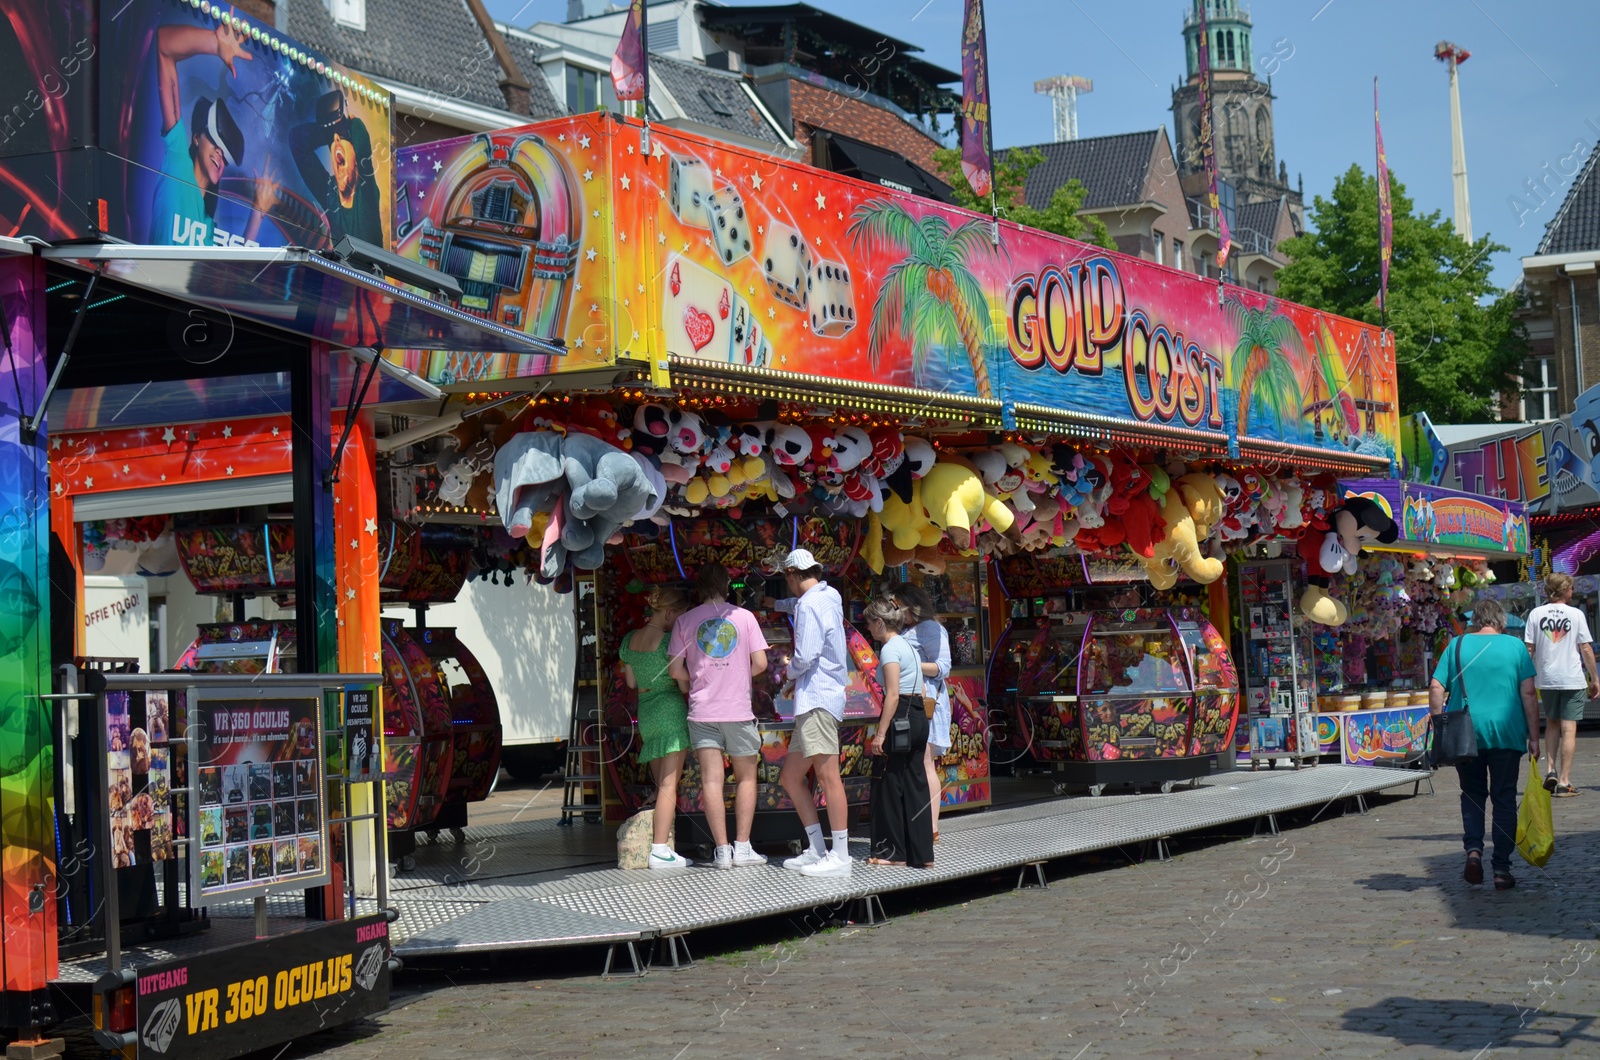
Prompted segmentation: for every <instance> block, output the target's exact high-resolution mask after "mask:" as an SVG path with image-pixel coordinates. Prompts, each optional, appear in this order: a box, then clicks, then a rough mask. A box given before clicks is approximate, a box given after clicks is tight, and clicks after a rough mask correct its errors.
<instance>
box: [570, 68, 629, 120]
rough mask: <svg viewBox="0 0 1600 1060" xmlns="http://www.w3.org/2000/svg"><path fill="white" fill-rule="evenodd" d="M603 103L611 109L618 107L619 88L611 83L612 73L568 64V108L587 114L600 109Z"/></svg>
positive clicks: (574, 112) (576, 112)
mask: <svg viewBox="0 0 1600 1060" xmlns="http://www.w3.org/2000/svg"><path fill="white" fill-rule="evenodd" d="M602 103H604V104H605V105H606V107H607V108H609V109H611V110H616V109H617V90H616V89H615V88H614V87H613V86H612V84H611V75H610V74H609V73H600V72H599V71H597V70H586V69H584V68H583V67H581V66H572V65H571V64H568V66H567V110H568V111H570V112H571V113H573V114H587V113H589V112H590V111H596V110H599V109H600V105H601V104H602Z"/></svg>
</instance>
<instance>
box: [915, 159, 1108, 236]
mask: <svg viewBox="0 0 1600 1060" xmlns="http://www.w3.org/2000/svg"><path fill="white" fill-rule="evenodd" d="M1042 162H1044V154H1043V152H1041V151H1038V150H1036V149H1034V148H1025V149H1024V148H1017V149H1013V150H1010V151H1004V152H1001V153H1000V154H999V155H997V156H996V157H995V160H994V192H995V194H994V199H995V201H994V205H995V209H996V211H997V212H998V213H999V215H1000V218H1001V219H1002V220H1005V221H1013V222H1015V223H1017V224H1019V225H1027V226H1028V227H1029V228H1037V229H1038V230H1039V231H1041V232H1053V233H1054V234H1056V235H1058V236H1066V237H1067V238H1068V239H1076V240H1079V241H1081V242H1084V243H1093V244H1094V245H1095V246H1098V247H1105V248H1106V249H1107V250H1116V249H1117V245H1116V243H1115V242H1113V241H1112V239H1111V233H1110V232H1108V231H1107V230H1106V225H1105V222H1104V221H1102V220H1100V218H1098V217H1079V216H1078V211H1079V210H1081V209H1083V200H1084V199H1086V198H1088V196H1089V189H1088V188H1085V187H1084V186H1083V182H1082V181H1080V180H1078V179H1077V178H1076V177H1074V178H1073V179H1071V180H1069V181H1067V182H1066V183H1065V184H1063V185H1062V186H1061V187H1059V188H1057V189H1056V190H1055V193H1054V194H1053V195H1051V196H1050V203H1049V205H1048V206H1046V207H1045V208H1044V209H1042V210H1036V209H1034V208H1033V207H1032V206H1029V205H1028V201H1027V198H1026V197H1025V196H1024V195H1023V186H1024V185H1025V184H1027V182H1028V174H1029V173H1032V172H1033V170H1034V167H1036V166H1038V165H1040V164H1041V163H1042ZM933 165H934V168H935V169H936V170H937V171H938V174H939V177H940V179H941V180H943V181H944V182H945V183H946V184H948V185H950V192H951V194H952V196H953V197H954V198H955V200H956V205H957V206H960V207H963V208H965V209H968V210H974V211H976V212H978V213H984V214H986V213H988V212H989V200H988V199H987V198H983V199H980V198H978V196H977V195H976V194H974V192H973V190H972V186H971V185H970V184H968V183H967V178H966V175H965V174H964V173H962V172H961V149H960V148H957V147H941V148H938V149H936V150H935V151H934V152H933Z"/></svg>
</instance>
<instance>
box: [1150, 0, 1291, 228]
mask: <svg viewBox="0 0 1600 1060" xmlns="http://www.w3.org/2000/svg"><path fill="white" fill-rule="evenodd" d="M1201 4H1206V5H1207V8H1206V22H1207V26H1206V29H1207V30H1208V32H1209V33H1210V36H1211V39H1210V41H1209V42H1208V43H1209V45H1210V59H1211V103H1212V107H1213V113H1212V116H1211V117H1212V125H1211V127H1212V129H1213V130H1214V131H1215V133H1214V134H1215V137H1216V144H1215V146H1216V154H1217V175H1218V176H1219V177H1222V178H1224V179H1226V180H1227V181H1228V182H1229V183H1231V184H1232V185H1233V186H1234V189H1235V191H1236V192H1237V195H1238V201H1239V203H1240V204H1241V205H1242V204H1244V203H1251V202H1266V201H1272V200H1276V199H1278V198H1280V197H1284V196H1287V198H1288V200H1289V207H1290V210H1291V212H1292V213H1293V214H1294V217H1295V219H1296V222H1297V225H1299V226H1302V227H1303V210H1304V206H1303V203H1302V201H1301V196H1300V193H1299V192H1297V191H1295V190H1294V189H1291V188H1290V187H1289V173H1288V167H1287V166H1285V165H1284V164H1283V163H1282V162H1279V161H1278V159H1277V154H1276V151H1275V148H1274V143H1273V134H1272V101H1273V98H1274V97H1273V95H1272V82H1271V80H1270V76H1269V79H1268V80H1267V81H1262V80H1260V79H1258V78H1257V77H1256V71H1257V70H1262V71H1263V72H1265V73H1268V74H1269V75H1270V73H1271V71H1272V70H1273V69H1275V67H1276V62H1277V61H1279V60H1277V59H1276V58H1275V57H1273V56H1268V57H1265V58H1261V59H1259V60H1258V57H1257V54H1256V49H1255V47H1254V46H1253V44H1252V41H1251V34H1252V26H1251V22H1250V14H1249V12H1247V11H1244V10H1241V9H1240V7H1239V0H1192V3H1191V5H1190V6H1191V9H1190V11H1189V13H1188V15H1186V16H1185V18H1184V20H1183V46H1184V55H1185V65H1186V69H1185V77H1184V81H1183V83H1182V84H1181V85H1178V86H1177V87H1176V88H1174V89H1173V91H1172V117H1173V124H1174V126H1175V132H1176V135H1175V137H1174V142H1175V143H1176V145H1177V154H1178V175H1179V178H1180V180H1181V181H1182V184H1183V190H1184V194H1185V195H1190V196H1194V195H1198V194H1201V193H1202V192H1203V189H1204V187H1205V167H1204V165H1203V163H1202V162H1201V159H1200V5H1201Z"/></svg>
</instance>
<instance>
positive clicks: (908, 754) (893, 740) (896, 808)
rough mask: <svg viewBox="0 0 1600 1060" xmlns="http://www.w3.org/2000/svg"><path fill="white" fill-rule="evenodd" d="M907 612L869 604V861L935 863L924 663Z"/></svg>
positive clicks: (876, 602) (887, 602)
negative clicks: (878, 706)
mask: <svg viewBox="0 0 1600 1060" xmlns="http://www.w3.org/2000/svg"><path fill="white" fill-rule="evenodd" d="M906 618H907V615H906V610H905V608H903V607H901V606H900V605H899V604H897V603H896V602H894V601H893V600H889V599H879V600H874V601H873V602H872V603H871V604H869V605H868V606H867V612H866V620H867V632H869V633H870V634H872V638H873V639H874V640H877V641H880V642H881V643H882V645H883V646H882V647H881V648H880V649H878V681H879V683H881V684H882V685H883V712H882V713H881V714H880V715H879V716H878V731H877V732H876V733H875V734H874V735H873V737H872V742H871V743H870V744H869V745H868V749H869V750H870V751H871V752H872V754H873V755H874V756H876V757H877V761H876V762H874V764H873V769H872V856H871V857H869V858H868V859H867V864H869V865H910V866H911V867H913V868H932V867H933V818H932V813H931V811H930V809H929V805H928V776H927V771H926V770H925V769H924V768H923V762H922V758H923V753H924V751H925V749H926V748H927V746H928V715H927V713H926V712H925V711H924V710H923V708H922V666H921V660H919V659H918V658H917V653H916V650H915V649H914V648H912V647H911V645H910V644H908V643H907V642H906V639H905V638H904V637H902V636H900V631H901V630H902V629H904V628H905V625H906Z"/></svg>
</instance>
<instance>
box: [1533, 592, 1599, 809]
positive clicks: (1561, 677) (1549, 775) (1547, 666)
mask: <svg viewBox="0 0 1600 1060" xmlns="http://www.w3.org/2000/svg"><path fill="white" fill-rule="evenodd" d="M1544 591H1545V595H1546V596H1548V597H1549V598H1550V602H1549V603H1548V604H1545V605H1543V606H1541V607H1536V608H1534V609H1533V610H1532V611H1530V612H1529V613H1528V625H1527V628H1525V629H1524V630H1523V632H1522V639H1523V640H1524V641H1526V642H1527V645H1528V651H1529V653H1530V654H1531V655H1532V656H1533V668H1534V670H1535V671H1537V676H1536V677H1535V678H1534V685H1535V686H1536V687H1537V688H1538V689H1539V699H1540V700H1541V701H1542V703H1543V708H1544V716H1545V747H1546V748H1548V750H1547V751H1546V754H1547V755H1548V756H1549V757H1548V759H1547V764H1546V769H1545V778H1544V786H1545V787H1546V788H1547V789H1549V790H1550V791H1552V792H1554V793H1555V794H1556V795H1557V796H1560V797H1566V796H1569V795H1576V794H1578V789H1577V788H1574V787H1573V786H1572V757H1573V755H1574V754H1575V753H1576V751H1577V747H1578V721H1579V720H1580V719H1581V718H1582V717H1583V708H1584V705H1585V703H1586V702H1587V699H1600V676H1597V675H1596V673H1595V665H1594V648H1592V647H1590V644H1591V642H1592V641H1593V639H1594V638H1593V637H1592V636H1590V634H1589V620H1588V619H1586V618H1585V617H1584V615H1583V612H1582V611H1580V610H1578V609H1577V608H1576V607H1573V606H1572V605H1571V604H1570V603H1569V602H1568V601H1570V600H1571V599H1572V576H1571V575H1570V574H1552V575H1550V576H1549V577H1547V578H1546V579H1545V580H1544ZM1580 662H1581V665H1580ZM1585 674H1587V675H1588V681H1587V683H1586V682H1585V681H1584V675H1585ZM1585 692H1587V693H1588V695H1587V699H1586V697H1585V695H1584V693H1585ZM1558 732H1559V733H1560V739H1559V740H1558V739H1557V733H1558Z"/></svg>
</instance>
